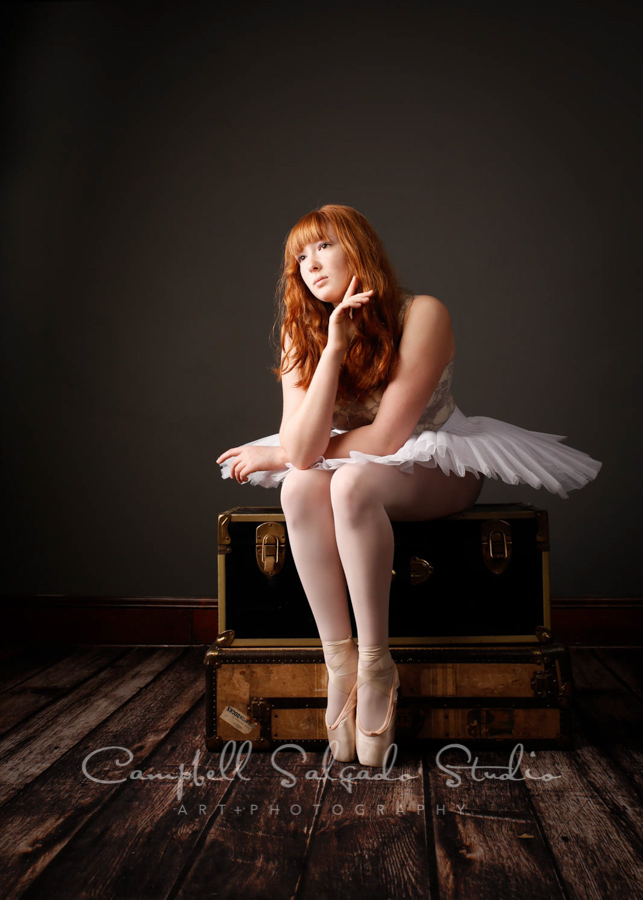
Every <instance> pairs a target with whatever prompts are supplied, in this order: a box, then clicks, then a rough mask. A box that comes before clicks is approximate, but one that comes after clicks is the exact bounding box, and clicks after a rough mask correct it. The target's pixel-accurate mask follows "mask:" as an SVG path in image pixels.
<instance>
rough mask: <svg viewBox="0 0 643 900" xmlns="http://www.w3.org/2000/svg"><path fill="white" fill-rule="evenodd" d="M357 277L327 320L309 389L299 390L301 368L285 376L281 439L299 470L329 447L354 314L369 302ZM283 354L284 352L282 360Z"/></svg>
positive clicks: (286, 344)
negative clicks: (359, 289) (325, 338)
mask: <svg viewBox="0 0 643 900" xmlns="http://www.w3.org/2000/svg"><path fill="white" fill-rule="evenodd" d="M356 284H357V277H356V276H353V278H352V279H351V282H350V284H349V286H348V288H347V290H346V294H345V295H344V299H343V300H342V301H341V303H339V304H338V305H337V306H336V307H335V309H334V311H333V312H332V313H331V315H330V317H329V319H328V342H327V344H326V346H325V347H324V349H323V350H322V354H321V357H320V360H319V362H318V364H317V368H316V369H315V372H314V374H313V377H312V380H311V382H310V385H309V387H308V390H303V389H302V388H298V387H296V382H297V381H299V379H300V373H299V370H298V367H294V368H293V369H291V370H290V372H288V373H287V374H285V375H282V379H281V381H282V386H283V395H284V412H283V416H282V421H281V427H280V429H279V440H280V442H281V446H282V447H283V449H284V451H285V453H286V456H287V458H288V460H289V461H290V462H291V464H292V465H293V466H295V468H297V469H307V468H309V467H310V466H311V465H312V464H313V463H314V462H315V460H316V459H317V458H318V457H319V456H321V455H322V454H323V452H324V450H325V449H326V447H327V446H328V436H329V434H330V430H331V426H332V420H333V412H334V409H335V401H336V398H337V386H338V384H339V370H340V367H341V364H342V360H343V359H344V354H345V353H346V350H347V349H348V345H349V344H350V341H351V339H352V337H353V335H354V334H355V330H356V328H355V325H354V323H353V321H352V318H351V316H352V313H353V312H354V311H355V310H357V312H358V315H359V310H360V308H361V307H362V306H363V305H364V304H365V303H368V301H369V300H370V295H371V294H372V293H373V291H372V290H368V291H363V292H361V293H357V294H356V293H354V291H355V286H356ZM289 347H290V345H289V342H288V337H287V336H286V339H285V340H284V352H285V353H287V352H288V350H289ZM284 352H282V361H283V356H284Z"/></svg>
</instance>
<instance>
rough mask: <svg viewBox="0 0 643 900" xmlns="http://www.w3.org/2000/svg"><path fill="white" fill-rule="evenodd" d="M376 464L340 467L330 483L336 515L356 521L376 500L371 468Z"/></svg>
mask: <svg viewBox="0 0 643 900" xmlns="http://www.w3.org/2000/svg"><path fill="white" fill-rule="evenodd" d="M373 465H376V463H360V464H358V465H352V466H351V465H343V466H340V467H339V468H338V469H337V470H336V471H335V474H334V475H333V478H332V480H331V483H330V498H331V503H332V504H333V512H334V513H335V514H336V515H341V516H345V517H348V518H349V519H352V518H355V519H358V518H359V517H360V516H362V515H363V514H364V513H365V512H366V510H368V509H369V508H371V507H372V505H373V503H374V502H377V500H378V494H377V490H376V488H375V484H374V481H373V471H372V469H371V466H373Z"/></svg>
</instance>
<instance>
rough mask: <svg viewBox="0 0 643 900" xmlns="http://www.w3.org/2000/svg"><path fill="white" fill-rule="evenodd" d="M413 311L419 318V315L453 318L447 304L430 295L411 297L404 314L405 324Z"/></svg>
mask: <svg viewBox="0 0 643 900" xmlns="http://www.w3.org/2000/svg"><path fill="white" fill-rule="evenodd" d="M411 310H414V313H413V314H414V316H417V315H418V313H419V315H420V316H422V315H425V316H426V315H430V316H444V317H445V318H447V319H450V318H451V316H450V315H449V310H448V309H447V306H446V304H444V303H443V302H442V301H441V300H438V298H437V297H432V296H431V295H430V294H414V295H413V296H412V297H411V299H410V300H409V302H408V306H407V308H406V312H405V314H404V322H405V323H406V322H407V321H408V318H409V316H410V315H411ZM420 311H421V312H420Z"/></svg>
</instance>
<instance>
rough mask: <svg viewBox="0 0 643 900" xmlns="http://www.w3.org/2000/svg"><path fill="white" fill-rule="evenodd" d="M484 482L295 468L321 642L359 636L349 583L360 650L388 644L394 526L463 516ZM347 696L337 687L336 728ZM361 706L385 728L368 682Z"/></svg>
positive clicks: (296, 535)
mask: <svg viewBox="0 0 643 900" xmlns="http://www.w3.org/2000/svg"><path fill="white" fill-rule="evenodd" d="M483 483H484V476H483V475H482V474H481V475H480V479H479V480H478V479H477V478H476V476H475V475H474V474H473V473H472V472H467V473H466V475H464V476H463V477H458V476H457V475H454V474H451V475H448V476H447V475H445V473H444V472H443V471H442V470H441V469H440V468H434V469H429V468H427V467H426V466H420V465H415V466H413V470H412V471H411V472H402V471H401V470H400V469H399V468H398V467H397V466H386V465H382V464H381V463H372V462H369V463H359V464H356V465H350V464H346V465H342V466H340V467H339V468H338V469H334V470H330V471H329V470H324V469H291V470H290V471H289V473H288V475H287V476H286V478H285V479H284V481H283V483H282V484H283V487H282V490H281V507H282V509H283V511H284V516H285V519H286V525H287V527H288V540H289V545H290V550H291V552H292V554H293V559H294V561H295V565H296V567H297V572H298V573H299V578H300V581H301V583H302V586H303V588H304V591H305V592H306V597H307V598H308V602H309V603H310V607H311V609H312V612H313V616H314V617H315V622H316V624H317V629H318V631H319V636H320V638H321V639H322V640H326V641H339V640H343V639H344V638H347V637H348V636H349V635H350V634H351V622H350V617H349V613H348V594H347V592H346V585H347V584H348V589H349V590H350V595H351V600H352V603H353V612H354V615H355V622H356V624H357V639H358V643H359V645H360V646H361V647H369V646H374V645H378V644H379V645H382V644H383V645H387V644H388V613H389V591H390V586H391V570H392V568H393V547H394V544H393V528H392V526H391V520H394V521H397V520H403V521H413V520H415V521H417V520H424V519H435V518H439V517H442V516H448V515H451V514H453V513H456V512H460V511H461V510H463V509H467V508H468V507H469V506H471V505H472V504H473V503H475V501H476V499H477V497H478V495H479V494H480V491H481V490H482V486H483ZM356 654H357V648H356ZM391 678H392V675H391ZM347 696H348V695H347V693H345V692H343V691H340V690H339V689H338V688H336V687H335V686H334V685H332V684H330V683H329V685H328V711H327V715H328V721H329V722H333V721H335V719H336V717H337V716H338V715H339V713H340V711H341V710H342V707H343V706H344V703H345V702H346V698H347ZM357 700H358V708H359V717H360V721H361V723H362V726H363V727H364V728H365V729H367V730H375V729H377V728H379V727H380V726H381V724H382V722H383V721H384V717H385V716H386V711H387V707H388V698H387V697H386V696H385V695H384V694H383V693H381V692H380V691H376V690H374V689H373V688H372V687H371V686H370V685H368V684H362V685H360V687H359V689H358V697H357Z"/></svg>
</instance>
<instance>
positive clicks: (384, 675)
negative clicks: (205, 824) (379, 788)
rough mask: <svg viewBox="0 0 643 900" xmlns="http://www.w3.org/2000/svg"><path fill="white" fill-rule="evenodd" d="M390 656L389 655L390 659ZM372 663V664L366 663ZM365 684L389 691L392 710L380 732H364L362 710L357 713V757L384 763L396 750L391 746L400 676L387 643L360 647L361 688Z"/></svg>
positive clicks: (367, 763)
mask: <svg viewBox="0 0 643 900" xmlns="http://www.w3.org/2000/svg"><path fill="white" fill-rule="evenodd" d="M387 657H388V658H387ZM364 663H369V665H364ZM363 684H370V686H371V687H372V688H374V689H375V690H376V691H379V692H380V693H382V694H385V695H387V696H388V698H389V703H388V712H387V714H386V718H385V720H384V724H383V725H382V727H381V728H378V729H377V731H364V730H363V728H362V726H361V724H360V721H359V712H356V733H355V748H356V750H357V758H358V759H359V761H360V763H361V765H363V766H378V767H381V766H383V765H384V763H385V761H386V760H387V759H388V760H389V761H390V760H391V758H392V754H393V751H392V750H390V751H389V747H390V746H391V744H393V742H394V741H395V719H396V714H397V689H398V688H399V686H400V676H399V674H398V671H397V666H396V665H395V663H394V662H393V658H392V657H391V655H390V651H389V648H388V647H387V646H374V647H360V648H359V667H358V669H357V689H358V690H359V688H360V687H361V686H362V685H363Z"/></svg>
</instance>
